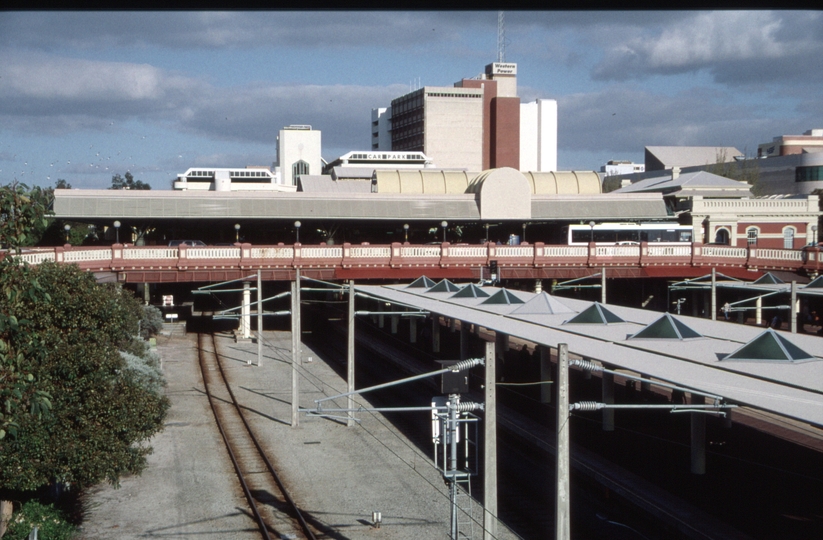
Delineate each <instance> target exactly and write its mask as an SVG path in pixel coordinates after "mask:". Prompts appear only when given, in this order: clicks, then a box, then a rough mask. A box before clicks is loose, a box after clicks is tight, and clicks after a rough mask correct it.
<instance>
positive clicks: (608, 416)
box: [602, 372, 614, 431]
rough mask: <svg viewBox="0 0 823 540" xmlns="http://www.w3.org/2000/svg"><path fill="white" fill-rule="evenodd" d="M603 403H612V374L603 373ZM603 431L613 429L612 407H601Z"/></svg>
mask: <svg viewBox="0 0 823 540" xmlns="http://www.w3.org/2000/svg"><path fill="white" fill-rule="evenodd" d="M602 393H603V403H608V404H609V405H614V374H613V373H605V372H604V373H603V379H602ZM603 431H614V409H603Z"/></svg>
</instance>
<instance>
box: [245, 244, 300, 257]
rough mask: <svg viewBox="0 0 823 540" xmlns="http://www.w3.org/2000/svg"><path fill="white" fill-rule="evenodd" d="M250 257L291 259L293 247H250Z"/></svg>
mask: <svg viewBox="0 0 823 540" xmlns="http://www.w3.org/2000/svg"><path fill="white" fill-rule="evenodd" d="M251 258H252V259H293V258H294V248H293V247H285V246H283V247H264V248H251Z"/></svg>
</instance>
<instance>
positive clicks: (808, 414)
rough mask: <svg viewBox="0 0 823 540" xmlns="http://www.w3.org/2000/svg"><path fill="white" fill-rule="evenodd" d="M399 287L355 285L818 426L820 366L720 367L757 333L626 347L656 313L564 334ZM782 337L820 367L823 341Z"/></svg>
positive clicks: (728, 330)
mask: <svg viewBox="0 0 823 540" xmlns="http://www.w3.org/2000/svg"><path fill="white" fill-rule="evenodd" d="M401 287H404V286H384V287H381V286H365V285H358V286H356V289H357V290H358V291H361V292H364V293H367V294H369V295H373V296H377V297H379V298H383V299H385V300H387V301H389V302H391V301H395V302H402V303H404V304H408V305H413V306H417V307H419V308H421V309H424V310H426V311H429V312H431V313H437V314H441V315H443V316H446V317H450V318H456V319H459V320H462V321H466V322H470V323H473V324H476V325H479V326H482V327H484V328H488V329H490V330H493V331H499V332H502V333H504V334H508V335H510V336H513V337H517V338H521V339H524V340H526V341H529V342H532V343H536V344H542V345H547V346H550V347H556V346H557V344H559V343H567V344H568V345H569V351H570V352H571V353H572V354H575V355H578V356H581V357H584V358H588V359H592V360H597V361H600V362H603V363H605V364H607V365H610V366H616V367H617V368H622V369H627V370H630V371H633V372H635V373H640V374H644V375H648V376H650V377H652V378H656V379H659V380H663V381H668V382H671V383H675V384H679V385H681V386H684V387H687V388H694V389H695V390H699V391H702V392H706V393H710V394H716V395H720V396H724V397H725V398H727V399H728V400H730V401H732V402H734V403H739V404H744V405H750V406H752V407H756V408H759V409H762V410H766V411H771V412H774V413H776V414H780V415H784V416H787V417H791V418H796V419H799V420H802V421H805V422H810V423H812V424H816V425H820V426H823V384H821V383H823V362H820V361H811V362H803V363H789V364H786V363H784V364H779V363H776V362H721V361H720V359H721V358H724V357H726V356H727V355H728V354H730V353H732V352H734V351H735V350H736V349H739V348H740V347H741V345H743V344H745V343H748V342H749V341H751V340H752V339H754V338H755V337H757V335H758V334H760V333H761V332H762V328H756V327H751V326H746V325H740V324H734V323H728V322H719V321H711V320H709V319H698V318H693V317H679V319H680V320H684V321H686V322H687V324H688V326H689V327H690V328H692V329H693V330H695V331H696V332H698V333H700V334H701V335H703V336H704V337H705V338H706V339H697V340H692V341H690V342H689V346H688V347H683V344H682V342H680V341H679V340H651V339H647V340H627V338H628V337H629V336H631V335H633V334H636V333H637V332H638V331H640V330H642V328H644V327H645V326H646V325H648V324H650V323H652V322H654V321H655V320H656V319H658V318H660V313H656V312H651V311H646V310H641V309H633V308H626V307H622V306H611V305H610V306H608V309H609V310H611V311H613V312H614V313H615V314H616V315H617V316H619V317H620V318H622V319H624V320H626V321H627V323H625V324H619V325H596V326H592V325H571V326H570V325H566V326H563V325H562V322H563V320H565V319H567V318H568V314H556V315H525V314H520V315H518V314H514V313H513V311H514V310H515V309H516V308H517V307H518V306H511V305H495V306H489V305H478V300H477V299H474V298H471V299H461V298H446V297H443V298H434V297H431V296H428V297H427V296H424V295H422V294H420V291H421V289H401ZM484 289H485V288H484ZM488 289H489V290H499V289H494V288H488ZM415 291H417V293H415ZM518 295H520V296H521V297H523V298H526V297H529V299H530V297H531V296H533V295H532V294H530V293H524V292H520V291H518ZM562 301H563V303H565V304H567V305H568V306H569V307H571V308H573V309H575V310H577V311H583V310H584V309H586V308H587V307H589V306H591V305H592V303H591V302H582V301H579V300H574V299H567V298H563V299H562ZM784 337H786V339H789V340H790V341H791V342H792V343H793V344H794V345H796V346H797V347H798V348H800V349H802V350H805V351H813V353H815V354H816V356H815V358H816V359H817V360H820V359H821V356H820V355H821V354H823V350H821V347H820V344H821V342H822V341H821V338H819V337H817V336H810V335H801V334H791V335H786V336H784Z"/></svg>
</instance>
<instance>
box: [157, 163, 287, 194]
mask: <svg viewBox="0 0 823 540" xmlns="http://www.w3.org/2000/svg"><path fill="white" fill-rule="evenodd" d="M172 188H173V189H175V190H178V191H188V190H198V191H295V190H296V186H293V185H285V184H283V183H282V182H281V177H280V173H279V172H272V170H271V169H270V168H269V167H265V166H248V167H234V168H221V167H191V168H190V169H188V170H187V171H186V172H184V173H181V174H178V175H177V180H175V181H174V182H173V183H172Z"/></svg>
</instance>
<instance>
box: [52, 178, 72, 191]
mask: <svg viewBox="0 0 823 540" xmlns="http://www.w3.org/2000/svg"><path fill="white" fill-rule="evenodd" d="M54 189H71V184H69V183H68V181H67V180H65V179H63V178H58V179H57V182H55V183H54Z"/></svg>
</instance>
